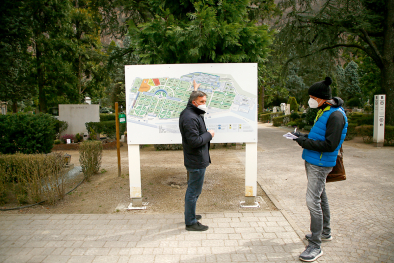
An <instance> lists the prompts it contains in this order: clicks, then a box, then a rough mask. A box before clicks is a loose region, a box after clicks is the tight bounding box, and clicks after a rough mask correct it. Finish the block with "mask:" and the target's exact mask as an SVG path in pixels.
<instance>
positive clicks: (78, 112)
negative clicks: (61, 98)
mask: <svg viewBox="0 0 394 263" xmlns="http://www.w3.org/2000/svg"><path fill="white" fill-rule="evenodd" d="M59 120H60V121H66V122H67V123H68V127H67V130H65V131H64V132H63V133H62V134H74V135H75V134H77V133H84V134H87V132H88V130H87V129H86V126H85V123H86V122H99V121H100V109H99V105H98V104H93V105H89V104H59Z"/></svg>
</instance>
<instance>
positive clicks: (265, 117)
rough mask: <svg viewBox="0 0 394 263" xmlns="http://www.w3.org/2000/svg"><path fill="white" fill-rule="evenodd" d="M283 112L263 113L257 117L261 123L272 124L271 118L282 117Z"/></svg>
mask: <svg viewBox="0 0 394 263" xmlns="http://www.w3.org/2000/svg"><path fill="white" fill-rule="evenodd" d="M283 114H284V113H283V112H271V113H263V114H260V115H259V120H260V121H261V122H263V123H266V122H272V120H273V118H275V117H279V116H282V115H283Z"/></svg>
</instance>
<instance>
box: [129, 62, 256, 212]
mask: <svg viewBox="0 0 394 263" xmlns="http://www.w3.org/2000/svg"><path fill="white" fill-rule="evenodd" d="M125 75H126V116H127V143H128V147H129V148H128V149H129V172H130V173H129V174H130V197H131V199H132V204H131V205H130V206H129V209H132V207H134V208H136V207H141V206H142V193H141V170H140V152H139V145H140V144H180V143H182V136H181V134H180V131H179V124H178V122H179V114H180V113H181V112H182V110H183V109H185V107H186V104H187V102H188V100H189V97H190V93H191V92H192V90H193V81H196V82H197V83H199V84H201V86H200V87H199V90H201V91H203V92H205V93H206V94H207V103H206V104H207V109H208V111H207V113H206V114H205V115H204V119H205V123H206V126H207V128H208V130H214V131H215V137H214V138H213V140H212V141H211V142H212V143H237V142H238V143H243V142H245V143H246V163H245V170H246V171H245V204H246V205H254V204H255V197H256V193H257V131H258V128H257V106H258V105H257V64H256V63H223V64H221V63H215V64H171V65H132V66H125Z"/></svg>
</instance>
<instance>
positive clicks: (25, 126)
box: [0, 113, 57, 154]
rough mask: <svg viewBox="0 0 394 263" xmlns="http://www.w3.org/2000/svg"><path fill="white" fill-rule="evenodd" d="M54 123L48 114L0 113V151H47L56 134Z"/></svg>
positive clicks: (10, 152)
mask: <svg viewBox="0 0 394 263" xmlns="http://www.w3.org/2000/svg"><path fill="white" fill-rule="evenodd" d="M56 123H57V120H56V119H55V118H53V117H52V116H51V115H49V114H37V115H33V114H25V113H18V114H11V115H0V131H1V134H0V152H1V153H4V154H14V153H17V152H19V153H26V154H30V153H49V152H50V151H51V150H52V147H53V141H54V139H55V135H56V129H55V127H56Z"/></svg>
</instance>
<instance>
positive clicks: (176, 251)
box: [172, 247, 188, 255]
mask: <svg viewBox="0 0 394 263" xmlns="http://www.w3.org/2000/svg"><path fill="white" fill-rule="evenodd" d="M187 250H188V249H187V248H186V247H174V248H173V249H172V253H173V254H174V255H185V254H187Z"/></svg>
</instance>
